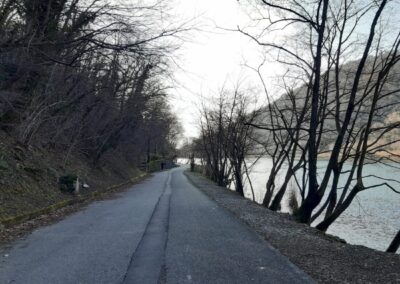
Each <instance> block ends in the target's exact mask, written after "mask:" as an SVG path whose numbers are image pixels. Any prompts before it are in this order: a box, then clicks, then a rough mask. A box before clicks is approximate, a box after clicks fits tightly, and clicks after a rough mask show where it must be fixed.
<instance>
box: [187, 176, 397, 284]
mask: <svg viewBox="0 0 400 284" xmlns="http://www.w3.org/2000/svg"><path fill="white" fill-rule="evenodd" d="M185 174H186V176H187V177H188V179H189V180H190V181H191V182H192V183H193V184H194V185H195V186H196V187H197V188H199V189H200V190H201V191H202V192H204V193H205V194H206V195H207V196H209V197H210V198H211V199H212V200H214V201H215V202H216V203H217V204H218V205H220V206H221V207H223V208H225V209H226V210H228V211H229V212H230V213H232V214H233V215H235V216H236V218H238V219H240V220H241V221H242V222H244V223H245V224H247V225H248V226H249V227H251V228H252V229H254V230H255V231H256V232H257V233H258V234H259V235H260V237H262V238H263V239H265V240H266V241H268V242H269V243H270V244H271V245H272V246H274V247H275V248H276V249H277V250H279V251H280V252H281V253H282V254H284V255H285V256H286V257H287V258H288V259H289V260H290V261H292V262H293V263H294V264H295V265H297V266H298V267H299V268H300V269H302V270H304V271H305V272H306V273H308V274H309V275H310V276H311V277H312V278H313V279H315V280H316V281H317V282H318V283H348V282H351V283H400V269H399V267H400V255H399V254H390V253H385V252H381V251H377V250H374V249H371V248H367V247H364V246H358V245H351V244H347V243H343V242H341V240H340V238H337V237H335V236H331V235H327V234H324V233H322V232H320V231H318V230H317V229H315V228H312V227H310V226H307V225H305V224H301V223H297V222H296V221H294V220H293V219H292V218H291V217H290V216H289V215H287V214H282V213H277V212H273V211H271V210H268V209H267V208H265V207H263V206H261V205H258V204H257V203H254V202H252V201H250V200H247V199H246V198H244V197H242V196H240V195H238V194H237V193H235V192H233V191H230V190H228V189H226V188H223V187H219V186H216V185H215V184H214V183H213V182H212V181H210V180H208V179H206V178H205V177H203V176H201V175H200V174H198V173H191V172H185Z"/></svg>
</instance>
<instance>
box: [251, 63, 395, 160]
mask: <svg viewBox="0 0 400 284" xmlns="http://www.w3.org/2000/svg"><path fill="white" fill-rule="evenodd" d="M381 60H382V59H375V58H374V57H370V58H369V59H368V60H367V64H366V68H365V70H364V73H363V75H362V78H361V82H360V86H359V91H358V93H357V98H356V101H357V107H356V109H358V108H359V109H360V112H359V114H358V115H357V116H356V115H353V118H352V119H353V122H355V126H356V127H357V128H361V127H362V126H363V125H365V123H366V122H367V119H368V113H369V109H370V107H371V102H372V95H373V92H372V89H373V87H374V84H373V81H374V80H375V79H376V76H377V72H378V71H379V70H380V68H375V71H373V69H374V68H373V67H374V64H375V66H378V65H379V64H380V62H382V61H381ZM374 62H375V63H374ZM377 62H378V63H377ZM358 63H359V61H351V62H348V63H346V64H343V65H342V66H341V68H340V73H339V78H340V82H339V86H340V88H339V96H340V100H339V101H340V105H339V109H340V117H343V116H344V113H345V111H346V108H347V102H348V95H349V93H350V91H351V87H352V85H353V81H354V76H355V72H356V69H357V66H358ZM377 64H378V65H377ZM371 76H372V80H369V79H370V78H371ZM323 80H324V84H323V87H325V88H327V89H328V90H329V91H328V96H327V97H326V98H323V97H321V101H320V103H324V104H326V105H327V106H328V107H327V114H326V120H325V122H324V135H323V139H322V140H323V141H322V142H321V146H322V149H321V150H328V149H329V148H330V147H331V146H332V143H333V141H334V139H335V138H336V134H337V131H336V123H335V112H336V108H337V106H336V100H335V98H336V95H337V94H336V88H335V76H334V71H330V72H329V73H328V72H325V73H324V74H323ZM369 81H371V82H369ZM307 87H308V86H307V85H302V86H300V87H298V88H296V89H294V90H293V91H291V92H288V93H285V94H283V95H282V96H281V97H280V98H279V99H277V100H276V101H275V102H274V104H275V105H276V106H277V107H278V108H279V110H280V112H279V114H281V115H282V116H283V117H285V120H286V123H287V124H288V125H291V127H294V125H295V121H296V116H295V115H296V114H298V113H299V112H300V111H301V110H302V108H303V106H304V104H305V101H306V94H307ZM381 96H382V97H383V98H382V99H381V100H380V101H379V102H378V106H377V109H378V110H377V112H376V113H375V116H374V122H373V123H374V124H373V125H374V127H379V126H383V125H386V124H388V123H392V122H396V121H400V63H397V64H396V65H395V66H394V67H393V68H392V70H391V72H390V73H389V76H388V78H387V82H386V83H385V86H384V88H382V90H381ZM294 103H295V105H296V107H295V108H296V110H297V111H296V112H294V111H293V108H294V107H293V106H294ZM268 109H269V108H268V106H267V107H265V108H264V112H263V114H262V116H261V118H260V119H259V123H260V124H265V125H270V121H271V119H270V117H269V110H268ZM309 114H310V102H308V104H307V112H306V117H308V116H309ZM274 117H275V118H276V114H275V116H274ZM303 127H304V128H306V127H308V121H307V122H304V123H303ZM261 132H264V136H265V131H261ZM396 139H400V130H399V129H395V130H392V131H391V132H390V133H388V134H385V135H384V137H383V139H382V141H381V142H380V143H388V142H389V141H394V140H396ZM388 149H390V150H391V151H394V152H397V153H399V154H400V143H399V142H398V143H395V144H393V145H390V146H388Z"/></svg>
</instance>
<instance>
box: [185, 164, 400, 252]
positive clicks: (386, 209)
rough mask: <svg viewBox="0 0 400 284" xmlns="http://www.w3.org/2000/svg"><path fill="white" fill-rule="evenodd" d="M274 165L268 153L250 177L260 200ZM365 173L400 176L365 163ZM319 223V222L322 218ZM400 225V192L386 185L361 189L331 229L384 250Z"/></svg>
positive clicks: (357, 242)
mask: <svg viewBox="0 0 400 284" xmlns="http://www.w3.org/2000/svg"><path fill="white" fill-rule="evenodd" d="M254 161H255V159H253V158H249V159H248V160H247V164H248V165H249V166H250V165H251V164H252V163H253V162H254ZM180 162H182V163H185V162H186V161H185V160H180ZM326 164H327V161H320V162H319V164H318V167H319V168H320V169H322V171H323V169H324V168H325V167H326ZM271 166H272V162H271V159H270V158H267V157H264V158H261V159H259V160H258V161H257V162H256V163H255V164H254V166H253V167H252V169H251V173H250V179H251V183H252V185H253V188H254V195H255V201H256V202H258V203H261V202H262V200H263V197H264V194H265V184H266V182H267V179H268V172H269V171H270V169H271ZM322 171H321V172H322ZM364 173H365V175H369V174H374V175H376V176H381V177H383V178H386V179H400V170H398V169H395V168H392V167H388V166H379V165H368V166H365V171H364ZM281 182H282V177H278V178H277V180H276V183H277V184H278V185H279V184H280V183H281ZM376 183H379V180H377V179H376V178H368V179H365V185H367V186H368V185H373V184H376ZM392 185H393V187H395V188H399V184H396V183H392ZM245 189H246V192H245V195H246V197H247V198H249V199H252V194H251V191H250V187H249V183H248V182H246V186H245ZM291 190H295V183H294V182H293V183H292V186H291V189H290V190H289V191H288V192H290V191H291ZM287 196H288V195H287ZM289 211H290V208H289V207H288V206H287V198H284V200H283V204H282V212H289ZM315 223H318V220H316V222H315ZM313 225H315V224H313ZM399 229H400V194H397V193H395V192H393V191H392V190H390V189H388V188H386V187H385V188H384V187H379V188H374V189H368V190H366V191H364V192H361V193H359V194H358V195H357V197H356V198H355V200H354V201H353V203H352V204H351V205H350V207H349V208H348V209H347V210H346V211H345V212H344V213H343V214H342V215H341V216H340V217H339V218H338V219H337V220H336V221H335V222H334V223H333V224H332V225H331V226H330V228H329V229H328V231H327V233H329V234H332V235H335V236H338V237H340V238H342V239H344V240H346V242H348V243H350V244H355V245H363V246H367V247H370V248H373V249H377V250H382V251H384V250H386V249H387V247H388V246H389V244H390V242H391V241H392V239H393V237H394V235H395V234H396V233H397V231H398V230H399ZM398 253H399V252H398Z"/></svg>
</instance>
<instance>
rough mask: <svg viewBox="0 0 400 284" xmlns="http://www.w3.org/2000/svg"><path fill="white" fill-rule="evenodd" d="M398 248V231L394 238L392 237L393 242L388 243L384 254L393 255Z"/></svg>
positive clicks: (399, 237)
mask: <svg viewBox="0 0 400 284" xmlns="http://www.w3.org/2000/svg"><path fill="white" fill-rule="evenodd" d="M399 247H400V230H399V231H398V232H397V234H396V236H395V237H394V239H393V241H392V242H391V243H390V245H389V247H388V248H387V250H386V252H391V253H395V252H396V251H397V250H398V249H399Z"/></svg>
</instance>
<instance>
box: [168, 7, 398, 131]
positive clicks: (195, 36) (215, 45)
mask: <svg viewBox="0 0 400 284" xmlns="http://www.w3.org/2000/svg"><path fill="white" fill-rule="evenodd" d="M245 2H246V1H245ZM393 3H394V4H392V5H393V6H392V7H391V8H388V9H387V11H386V12H385V13H386V14H385V16H384V17H382V21H383V22H385V21H387V22H388V23H387V25H386V26H385V25H384V26H385V29H387V32H388V33H390V32H391V31H389V30H391V29H394V30H396V33H397V31H398V29H399V23H400V20H399V19H398V13H399V10H398V9H399V7H400V4H399V3H400V0H395V1H394V2H393ZM172 5H173V7H174V13H176V15H177V21H182V20H184V19H193V18H196V20H195V23H196V27H200V28H201V29H202V31H192V32H190V35H189V38H188V39H189V41H186V39H185V43H184V45H183V47H182V49H181V50H180V51H179V54H180V56H179V58H178V60H177V62H178V64H179V66H180V68H181V69H180V70H179V69H178V70H176V72H175V77H176V81H177V85H176V87H175V88H174V90H173V92H172V99H171V104H172V107H173V109H174V110H175V111H176V113H177V115H178V118H179V120H180V122H181V124H182V126H183V128H184V133H183V134H184V136H186V137H195V136H197V135H198V134H199V130H198V117H199V115H198V114H199V106H200V103H201V101H202V100H206V101H210V98H211V97H212V95H213V94H214V95H215V93H217V92H218V90H219V89H221V87H222V86H223V85H224V84H225V85H226V86H227V87H229V86H232V85H233V84H234V83H236V82H237V81H238V80H241V81H242V82H243V81H244V82H245V83H244V85H245V86H251V87H256V88H257V87H258V88H261V84H260V80H259V78H258V76H257V74H256V73H255V72H254V71H252V70H250V69H249V68H248V67H245V66H244V63H246V65H250V66H252V67H257V66H258V65H259V64H260V63H261V62H262V61H263V60H262V50H261V48H260V47H259V46H257V45H256V44H255V43H254V42H252V41H251V40H250V39H249V38H247V37H245V36H244V35H242V34H240V33H238V32H230V31H226V30H223V29H221V28H218V27H222V28H225V29H236V27H237V26H238V25H239V26H240V27H246V26H248V25H249V23H250V20H249V17H248V16H247V14H246V12H245V7H243V4H242V5H240V4H239V2H238V1H236V0H173V4H172ZM367 22H368V18H367ZM394 22H396V23H394ZM361 30H362V29H361ZM285 31H286V32H287V30H285ZM367 31H368V30H367ZM358 35H359V34H358ZM271 36H272V35H269V40H271ZM277 36H278V37H282V36H283V37H284V35H282V34H280V33H279V32H278V33H277ZM356 36H357V35H356ZM272 40H274V39H272ZM286 68H288V67H287V66H286V67H284V66H283V65H281V64H278V63H272V61H269V62H268V65H267V66H265V68H264V70H263V78H264V80H265V81H266V82H268V84H269V86H268V89H269V92H271V91H272V92H274V93H275V94H273V95H276V94H279V93H281V91H280V90H281V89H279V87H277V88H275V87H276V86H279V85H280V86H282V84H281V82H278V79H277V78H279V74H283V73H284V72H285V71H287V69H286ZM270 95H271V93H270ZM258 96H259V97H258V98H257V101H258V102H261V103H262V102H265V99H266V97H265V94H264V93H263V92H262V91H261V90H260V92H259V95H258Z"/></svg>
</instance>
